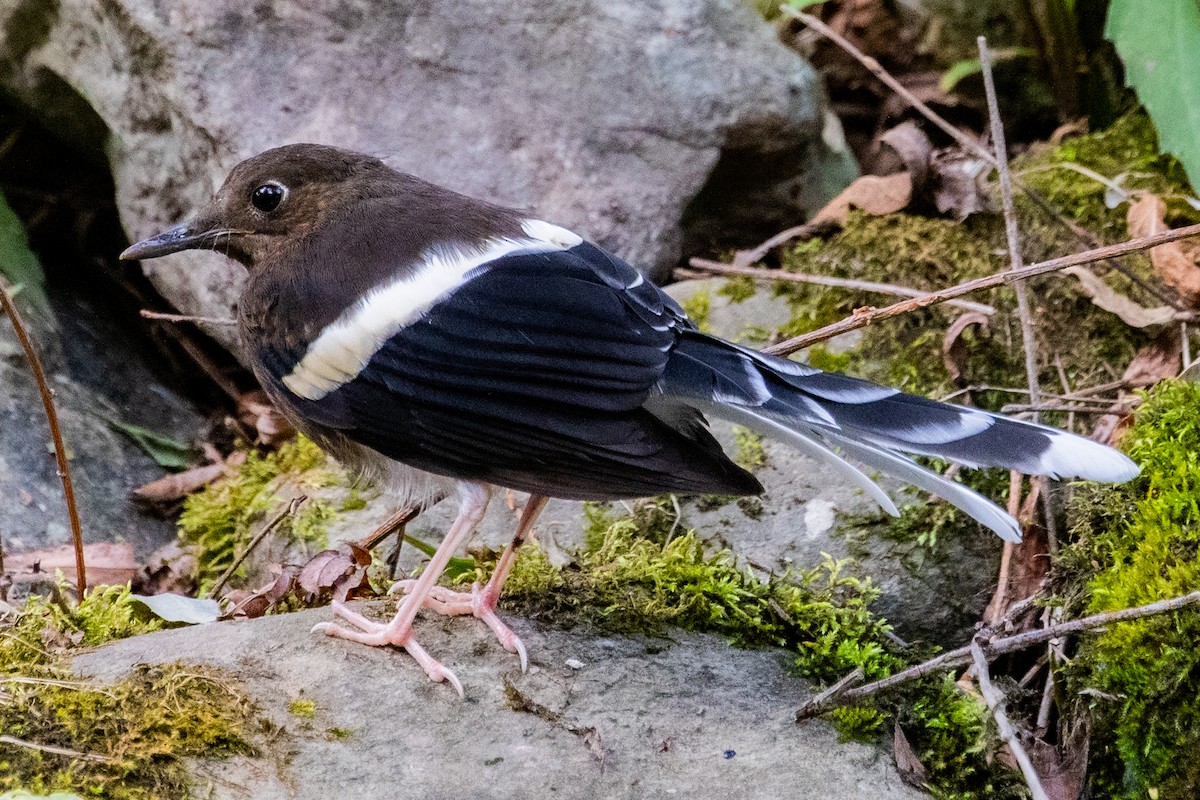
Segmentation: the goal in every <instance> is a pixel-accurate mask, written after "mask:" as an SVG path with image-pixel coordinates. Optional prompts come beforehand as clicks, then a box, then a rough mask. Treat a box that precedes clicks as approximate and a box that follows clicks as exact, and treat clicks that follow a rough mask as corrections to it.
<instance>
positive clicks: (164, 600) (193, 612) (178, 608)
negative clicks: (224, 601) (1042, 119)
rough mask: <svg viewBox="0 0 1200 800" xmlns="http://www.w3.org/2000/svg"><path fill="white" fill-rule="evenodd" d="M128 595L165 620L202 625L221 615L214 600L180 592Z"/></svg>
mask: <svg viewBox="0 0 1200 800" xmlns="http://www.w3.org/2000/svg"><path fill="white" fill-rule="evenodd" d="M130 597H131V598H132V599H134V600H136V601H138V602H139V603H141V604H142V605H144V606H145V607H146V608H148V609H150V611H151V612H152V613H153V614H154V615H155V616H157V617H158V618H159V619H162V620H165V621H166V622H182V623H184V624H186V625H203V624H206V623H209V622H216V621H217V618H218V617H220V616H221V606H220V605H218V604H217V601H216V600H209V599H207V598H203V599H202V598H199V597H184V596H183V595H180V594H154V595H144V594H134V595H130Z"/></svg>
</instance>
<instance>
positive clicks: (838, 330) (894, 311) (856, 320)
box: [763, 225, 1200, 356]
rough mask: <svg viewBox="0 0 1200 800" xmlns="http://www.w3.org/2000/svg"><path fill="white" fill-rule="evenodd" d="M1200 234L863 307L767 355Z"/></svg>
mask: <svg viewBox="0 0 1200 800" xmlns="http://www.w3.org/2000/svg"><path fill="white" fill-rule="evenodd" d="M1196 235H1200V225H1187V226H1185V227H1183V228H1175V229H1172V230H1169V231H1163V232H1161V233H1156V234H1153V235H1151V236H1141V237H1139V238H1137V239H1131V240H1129V241H1127V242H1121V243H1120V244H1113V245H1107V246H1105V247H1097V248H1096V249H1094V250H1085V251H1083V252H1082V253H1073V254H1071V255H1069V256H1062V257H1061V258H1052V259H1050V260H1049V261H1041V262H1038V263H1036V264H1030V265H1029V266H1027V267H1023V268H1022V269H1020V270H1011V269H1009V270H1005V271H1003V272H997V273H995V274H992V275H986V276H984V277H982V278H975V279H974V280H970V281H966V282H965V283H960V284H958V285H957V286H951V287H948V288H946V289H939V290H938V291H936V292H929V293H928V294H924V295H922V296H921V297H913V298H911V299H909V300H901V301H900V302H898V303H893V304H892V305H890V306H885V307H884V308H859V309H855V311H854V313H852V314H851V315H850V316H848V317H846V318H845V319H842V320H839V321H838V322H835V323H833V324H832V325H826V326H825V327H823V328H819V329H817V330H815V331H811V332H809V333H805V334H802V335H800V336H796V337H793V338H791V339H788V340H786V341H783V342H780V343H779V344H774V345H771V346H770V347H766V348H763V351H764V352H767V353H771V354H772V355H777V356H786V355H788V354H790V353H794V352H796V351H797V350H803V349H804V348H806V347H811V346H812V345H814V344H817V343H818V342H823V341H825V340H826V339H832V338H833V337H834V336H838V335H840V334H843V333H847V332H849V331H855V330H858V329H859V328H865V327H867V326H868V325H870V324H871V323H873V322H878V321H879V320H882V319H889V318H891V317H896V316H899V315H901V314H907V313H909V312H911V311H916V310H917V309H921V308H927V307H929V306H933V305H937V304H939V303H945V302H947V301H949V300H954V299H955V298H958V297H962V296H963V295H966V294H970V293H971V292H977V291H979V290H980V289H991V288H994V287H996V286H1002V285H1004V284H1006V283H1012V282H1013V281H1020V280H1024V279H1026V278H1032V277H1036V276H1038V275H1045V274H1048V273H1051V272H1058V271H1060V270H1063V269H1066V268H1067V267H1075V266H1079V265H1081V264H1094V263H1095V262H1097V261H1103V260H1105V259H1107V258H1112V257H1113V256H1122V255H1126V254H1128V253H1137V252H1140V251H1142V250H1148V249H1150V248H1151V247H1157V246H1159V245H1160V244H1166V243H1167V242H1174V241H1178V240H1180V239H1186V238H1188V237H1189V236H1196Z"/></svg>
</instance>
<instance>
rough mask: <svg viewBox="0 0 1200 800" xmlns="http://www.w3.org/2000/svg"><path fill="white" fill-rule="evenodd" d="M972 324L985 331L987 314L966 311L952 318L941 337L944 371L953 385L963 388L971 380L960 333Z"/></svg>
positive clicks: (965, 350) (964, 343)
mask: <svg viewBox="0 0 1200 800" xmlns="http://www.w3.org/2000/svg"><path fill="white" fill-rule="evenodd" d="M972 325H978V326H979V327H980V328H981V329H982V330H984V331H985V332H986V331H987V330H988V316H987V314H983V313H981V312H979V311H968V312H967V313H965V314H963V315H961V316H960V317H959V318H958V319H956V320H954V322H953V323H952V324H951V325H950V327H949V328H947V329H946V335H945V336H944V337H942V363H943V364H945V365H946V371H947V372H949V373H950V379H951V380H953V381H954V385H955V386H957V387H958V388H960V389H962V388H965V387H966V386H967V385H969V384H970V382H971V381H970V379H969V378H968V377H967V344H966V342H964V341H963V338H962V335H963V333H965V332H966V330H967V328H969V327H971V326H972Z"/></svg>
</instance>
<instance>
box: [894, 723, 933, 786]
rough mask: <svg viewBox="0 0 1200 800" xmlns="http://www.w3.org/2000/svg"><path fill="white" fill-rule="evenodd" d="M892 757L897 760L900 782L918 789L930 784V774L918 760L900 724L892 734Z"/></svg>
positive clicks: (897, 724)
mask: <svg viewBox="0 0 1200 800" xmlns="http://www.w3.org/2000/svg"><path fill="white" fill-rule="evenodd" d="M892 757H893V758H895V759H896V770H897V771H898V772H899V773H900V780H902V781H904V782H905V783H907V784H908V785H909V786H915V787H916V788H918V789H923V788H925V785H926V784H927V783H928V782H929V773H928V772H926V771H925V765H924V764H922V763H921V759H919V758H917V754H916V752H915V751H914V750H913V748H912V745H911V744H909V742H908V737H907V736H905V735H904V729H903V728H901V727H900V723H899V722H897V723H896V725H895V729H894V731H893V732H892Z"/></svg>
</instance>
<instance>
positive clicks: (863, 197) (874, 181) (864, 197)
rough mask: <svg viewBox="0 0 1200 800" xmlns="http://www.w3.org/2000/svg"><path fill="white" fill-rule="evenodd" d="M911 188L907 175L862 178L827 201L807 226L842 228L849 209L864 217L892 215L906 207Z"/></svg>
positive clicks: (865, 176) (909, 177)
mask: <svg viewBox="0 0 1200 800" xmlns="http://www.w3.org/2000/svg"><path fill="white" fill-rule="evenodd" d="M912 186H913V184H912V176H911V175H909V174H908V173H907V172H897V173H896V174H894V175H863V176H862V177H861V178H858V179H856V180H855V181H854V183H852V184H850V185H849V186H847V187H846V188H845V189H844V190H843V191H842V193H841V194H839V195H838V196H837V197H835V198H833V199H832V200H830V201H829V204H828V205H827V206H825V207H824V208H822V209H821V210H820V211H818V212H817V213H816V216H814V217H813V218H812V220H811V222H813V223H818V222H836V223H838V224H845V222H846V217H847V216H849V214H850V209H851V208H858V209H861V210H863V211H865V212H867V213H868V214H891V213H894V212H896V211H899V210H900V209H902V208H904V207H905V206H907V205H908V202H909V200H911V199H912Z"/></svg>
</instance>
